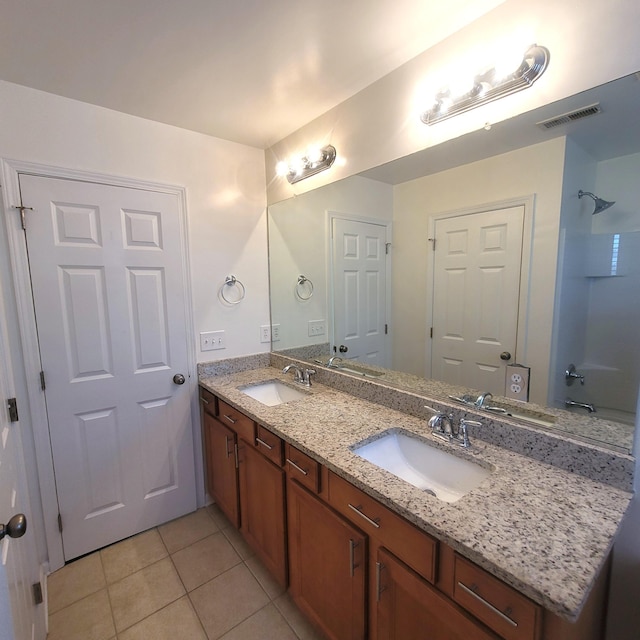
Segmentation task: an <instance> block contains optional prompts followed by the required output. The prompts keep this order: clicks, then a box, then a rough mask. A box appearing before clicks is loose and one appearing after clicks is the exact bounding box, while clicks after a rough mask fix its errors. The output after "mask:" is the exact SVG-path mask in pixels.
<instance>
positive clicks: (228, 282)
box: [220, 276, 246, 304]
mask: <svg viewBox="0 0 640 640" xmlns="http://www.w3.org/2000/svg"><path fill="white" fill-rule="evenodd" d="M225 287H235V288H237V289H238V291H239V292H240V295H239V296H238V299H237V300H229V298H227V296H225V295H224V292H225ZM245 293H246V289H245V288H244V285H243V284H242V282H240V280H238V278H236V277H235V276H227V277H226V278H225V280H224V284H223V285H222V286H221V287H220V297H221V298H222V299H223V300H224V301H225V302H226V303H227V304H240V303H241V302H242V301H243V300H244V295H245Z"/></svg>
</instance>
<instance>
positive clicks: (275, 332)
mask: <svg viewBox="0 0 640 640" xmlns="http://www.w3.org/2000/svg"><path fill="white" fill-rule="evenodd" d="M278 340H280V325H279V324H272V325H271V342H278Z"/></svg>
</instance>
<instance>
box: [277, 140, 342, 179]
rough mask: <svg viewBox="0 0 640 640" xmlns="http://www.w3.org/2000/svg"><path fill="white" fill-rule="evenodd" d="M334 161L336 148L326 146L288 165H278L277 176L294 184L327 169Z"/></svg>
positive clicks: (284, 163)
mask: <svg viewBox="0 0 640 640" xmlns="http://www.w3.org/2000/svg"><path fill="white" fill-rule="evenodd" d="M335 159H336V148H335V147H334V146H333V145H330V144H329V145H327V146H326V147H322V149H314V150H313V151H309V152H308V153H307V155H306V156H303V157H301V158H298V159H296V160H294V161H291V162H289V163H286V162H282V163H278V168H277V171H278V175H284V176H286V177H287V180H288V181H289V182H290V184H295V183H296V182H300V180H304V179H305V178H308V177H310V176H313V175H315V174H316V173H320V171H324V170H325V169H328V168H329V167H330V166H331V165H332V164H333V163H334V162H335Z"/></svg>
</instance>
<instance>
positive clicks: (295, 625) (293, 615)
mask: <svg viewBox="0 0 640 640" xmlns="http://www.w3.org/2000/svg"><path fill="white" fill-rule="evenodd" d="M273 604H274V605H275V606H276V607H277V609H278V611H279V612H280V613H281V614H282V616H283V617H284V619H285V620H286V621H287V622H288V623H289V625H290V626H291V628H292V629H293V630H294V631H295V633H296V635H297V636H298V638H300V640H325V637H324V635H323V634H322V633H320V631H318V630H317V629H316V628H315V627H314V626H313V625H312V624H311V623H310V622H309V620H307V618H306V617H305V615H304V614H303V613H302V611H300V609H298V607H297V606H296V605H295V603H294V602H293V599H292V598H291V596H290V595H289V594H288V593H285V594H283V595H281V596H280V597H279V598H276V599H275V600H274V601H273Z"/></svg>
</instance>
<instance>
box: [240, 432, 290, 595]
mask: <svg viewBox="0 0 640 640" xmlns="http://www.w3.org/2000/svg"><path fill="white" fill-rule="evenodd" d="M238 446H239V458H240V466H239V472H240V473H239V475H240V523H241V524H240V531H241V533H242V535H243V536H244V537H245V539H246V540H247V542H248V543H249V544H250V545H251V547H253V549H254V550H255V551H256V553H257V554H258V555H259V556H260V558H261V560H262V561H263V562H264V564H265V566H266V567H267V569H269V571H270V572H271V574H272V575H273V576H274V577H275V578H276V579H277V580H278V582H279V583H280V584H281V585H282V586H286V584H287V560H286V549H287V547H286V538H285V526H284V523H285V497H284V487H285V480H284V471H283V470H282V468H280V467H277V466H276V465H275V464H273V463H272V462H270V461H269V460H267V458H265V457H264V456H263V455H262V454H261V453H259V452H258V451H257V450H256V449H255V448H253V447H252V446H251V445H249V444H248V443H246V442H244V441H243V440H239V442H238Z"/></svg>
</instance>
